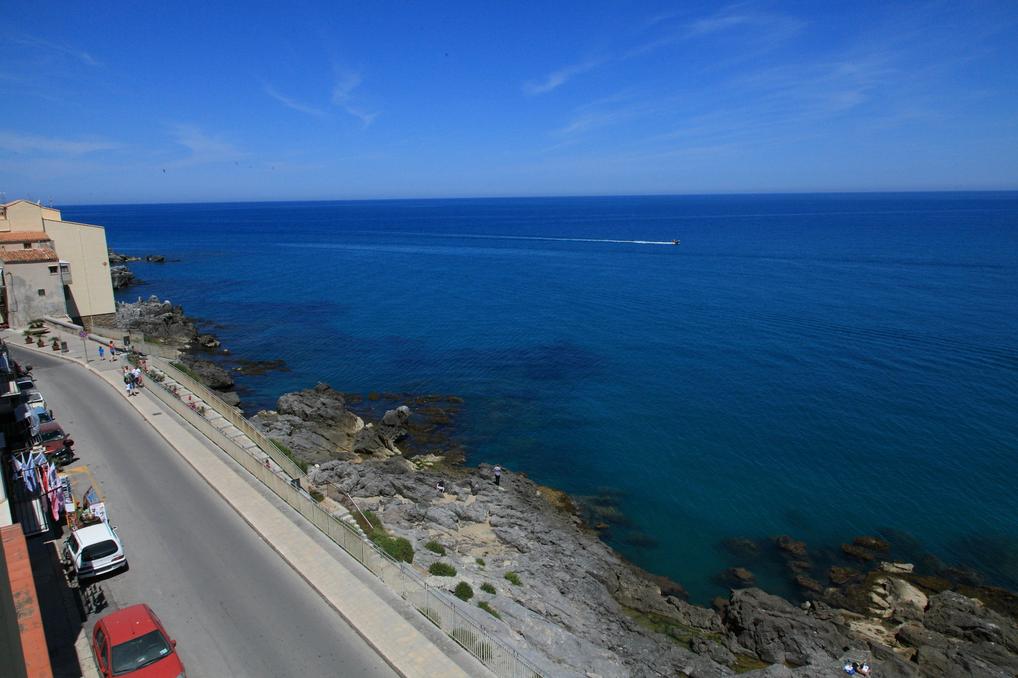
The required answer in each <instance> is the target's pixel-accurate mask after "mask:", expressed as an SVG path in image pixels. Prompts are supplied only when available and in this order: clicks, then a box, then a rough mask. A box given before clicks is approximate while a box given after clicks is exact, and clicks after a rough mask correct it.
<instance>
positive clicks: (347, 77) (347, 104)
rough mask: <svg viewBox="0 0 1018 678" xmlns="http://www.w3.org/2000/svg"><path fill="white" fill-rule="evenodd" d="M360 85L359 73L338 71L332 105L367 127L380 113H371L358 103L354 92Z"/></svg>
mask: <svg viewBox="0 0 1018 678" xmlns="http://www.w3.org/2000/svg"><path fill="white" fill-rule="evenodd" d="M360 85H361V76H360V74H359V73H354V72H350V71H340V70H339V69H337V70H336V81H335V83H334V84H333V86H332V103H333V105H335V106H338V107H339V108H341V109H343V110H344V111H346V112H347V113H348V114H350V115H352V116H353V117H355V118H357V119H358V120H360V121H361V123H362V124H363V125H364V126H365V127H367V126H368V125H370V124H371V123H373V122H374V121H375V118H377V117H378V113H377V112H376V111H369V110H368V109H366V108H364V107H363V106H362V105H361V104H359V103H358V102H357V98H356V96H355V95H354V90H356V89H357V88H358V87H360Z"/></svg>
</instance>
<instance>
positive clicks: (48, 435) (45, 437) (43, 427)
mask: <svg viewBox="0 0 1018 678" xmlns="http://www.w3.org/2000/svg"><path fill="white" fill-rule="evenodd" d="M37 414H38V416H39V441H40V442H41V443H42V444H43V446H44V447H45V448H46V454H53V453H54V452H60V451H61V450H64V449H66V450H67V451H68V452H70V450H71V448H72V447H74V440H73V439H72V438H71V436H69V435H67V434H66V433H64V429H63V427H62V426H61V425H60V424H59V423H58V422H57V421H56V420H55V419H50V418H49V415H48V414H47V415H46V420H45V421H44V420H43V413H41V412H37Z"/></svg>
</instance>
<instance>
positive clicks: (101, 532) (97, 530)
mask: <svg viewBox="0 0 1018 678" xmlns="http://www.w3.org/2000/svg"><path fill="white" fill-rule="evenodd" d="M64 558H65V559H66V560H68V561H69V562H70V564H71V566H72V567H73V568H74V573H75V574H76V575H77V576H78V580H79V581H80V580H82V579H91V578H92V577H98V576H99V575H101V574H105V573H107V572H112V571H114V570H118V569H120V568H122V567H127V556H126V555H125V553H124V544H123V543H122V542H121V541H120V537H119V536H118V535H117V530H116V529H115V528H113V527H111V526H110V524H109V523H108V522H106V521H105V520H104V521H102V522H99V523H96V524H95V525H89V526H87V527H81V528H78V529H77V530H74V531H73V532H71V536H70V537H68V538H67V539H66V540H65V541H64Z"/></svg>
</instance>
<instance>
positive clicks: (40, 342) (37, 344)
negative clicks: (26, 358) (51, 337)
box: [35, 334, 46, 348]
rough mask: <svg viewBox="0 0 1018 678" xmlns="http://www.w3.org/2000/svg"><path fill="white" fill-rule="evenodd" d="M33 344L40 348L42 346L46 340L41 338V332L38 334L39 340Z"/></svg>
mask: <svg viewBox="0 0 1018 678" xmlns="http://www.w3.org/2000/svg"><path fill="white" fill-rule="evenodd" d="M35 345H36V346H38V347H39V348H42V347H43V346H45V345H46V342H45V341H43V340H42V335H41V334H40V335H39V340H38V341H36V342H35Z"/></svg>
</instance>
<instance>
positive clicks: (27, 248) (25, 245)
mask: <svg viewBox="0 0 1018 678" xmlns="http://www.w3.org/2000/svg"><path fill="white" fill-rule="evenodd" d="M23 247H24V248H25V249H26V250H30V249H32V243H30V242H26V243H25V244H24V245H23Z"/></svg>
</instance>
